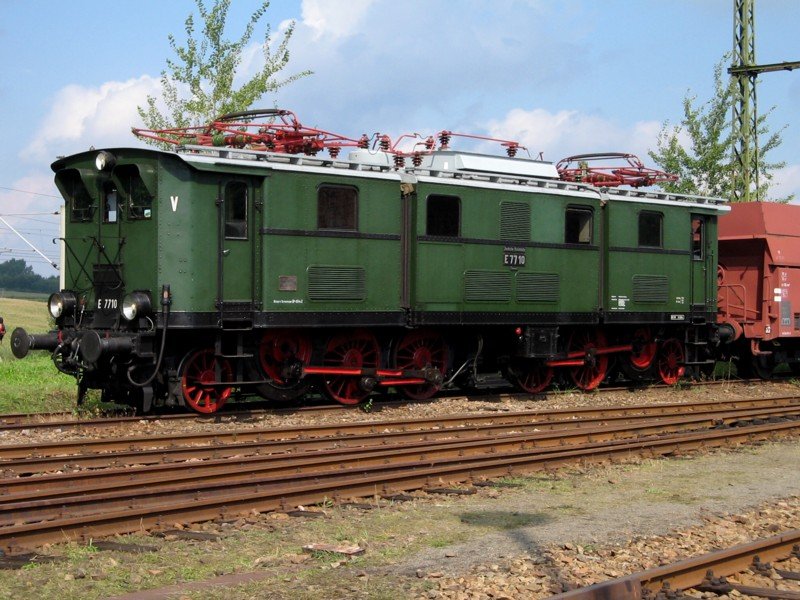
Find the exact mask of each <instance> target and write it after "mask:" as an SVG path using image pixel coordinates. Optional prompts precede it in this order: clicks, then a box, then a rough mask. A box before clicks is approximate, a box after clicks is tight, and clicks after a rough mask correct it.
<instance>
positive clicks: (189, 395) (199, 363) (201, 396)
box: [181, 348, 233, 413]
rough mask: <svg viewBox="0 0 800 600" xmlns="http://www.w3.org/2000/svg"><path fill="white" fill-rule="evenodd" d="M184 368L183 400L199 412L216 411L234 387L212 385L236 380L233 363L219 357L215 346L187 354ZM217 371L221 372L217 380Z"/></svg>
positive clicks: (182, 376)
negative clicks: (234, 378)
mask: <svg viewBox="0 0 800 600" xmlns="http://www.w3.org/2000/svg"><path fill="white" fill-rule="evenodd" d="M182 371H183V374H182V375H181V388H182V391H183V399H184V401H185V402H186V404H188V405H189V406H190V407H191V408H193V409H194V410H196V411H197V412H201V413H212V412H216V411H217V410H219V409H220V408H222V406H223V405H224V404H225V401H226V400H227V399H228V398H229V397H230V395H231V392H232V388H231V387H222V388H221V387H217V386H214V385H209V384H214V383H227V382H230V381H232V379H233V369H232V368H231V365H230V363H229V362H228V361H227V360H226V359H224V358H219V357H217V356H216V355H215V353H214V350H213V349H210V348H209V349H206V350H197V351H195V352H193V353H190V354H189V355H187V358H185V359H184V365H183V367H182ZM217 371H219V381H217Z"/></svg>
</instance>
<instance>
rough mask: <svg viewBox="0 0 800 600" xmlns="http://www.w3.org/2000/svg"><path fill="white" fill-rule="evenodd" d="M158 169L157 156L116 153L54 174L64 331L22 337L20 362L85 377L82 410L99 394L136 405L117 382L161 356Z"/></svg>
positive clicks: (17, 338) (67, 161) (58, 299)
mask: <svg viewBox="0 0 800 600" xmlns="http://www.w3.org/2000/svg"><path fill="white" fill-rule="evenodd" d="M157 163H158V153H156V152H150V151H146V150H134V149H112V150H101V151H90V152H84V153H82V154H78V155H75V156H72V157H69V158H64V159H60V160H58V161H56V162H55V163H53V165H52V168H53V171H54V172H55V184H56V187H57V188H58V190H59V192H60V193H61V195H62V197H63V198H64V202H65V211H66V221H67V225H66V231H65V235H64V237H63V238H59V240H58V241H59V243H61V244H64V247H65V251H66V252H65V254H66V257H67V259H66V263H65V265H64V269H65V288H64V289H62V290H60V291H59V292H56V293H54V294H52V295H51V296H50V298H49V300H48V303H47V305H48V310H49V312H50V316H51V317H52V318H53V320H54V322H55V325H56V330H55V331H53V332H50V333H47V334H34V335H30V334H28V333H27V332H25V331H24V330H22V329H17V330H15V331H14V333H13V335H12V351H13V353H14V355H15V356H17V358H22V357H24V356H25V355H26V354H27V352H28V351H29V350H31V349H41V350H47V351H49V352H51V353H52V356H53V361H54V363H55V365H56V367H57V368H58V369H59V370H60V371H62V372H64V373H68V374H70V375H73V376H75V377H76V378H78V382H79V401H81V400H82V398H83V395H84V394H85V392H86V390H87V389H90V388H99V389H103V390H104V392H105V396H106V397H107V398H108V399H119V400H123V401H128V400H129V398H128V396H129V395H130V389H127V388H129V387H130V385H128V386H126V385H125V384H124V383H123V384H121V383H120V382H119V379H118V378H114V377H110V376H109V375H110V373H111V372H114V373H116V372H125V373H127V371H126V370H127V369H129V368H130V367H132V366H133V365H135V364H137V363H136V360H142V359H144V360H149V359H150V358H151V357H152V356H153V355H154V348H153V343H154V340H155V334H156V328H157V326H158V321H159V316H158V314H157V313H158V310H157V308H158V303H159V295H158V292H156V293H155V294H154V290H155V289H156V277H155V269H154V268H152V267H154V266H155V257H156V249H157V243H156V239H157V235H156V228H157V223H158V220H157V216H156V213H157V204H158V203H157V201H156V199H157V194H158V190H157V177H156V172H157V168H158V167H157ZM147 266H150V267H151V268H147ZM120 370H124V371H120ZM136 375H139V374H136ZM140 378H142V377H141V375H140ZM131 379H134V374H131ZM142 379H143V378H142ZM132 389H138V388H137V387H136V386H133V388H132Z"/></svg>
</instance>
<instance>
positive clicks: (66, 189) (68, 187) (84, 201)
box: [56, 169, 95, 223]
mask: <svg viewBox="0 0 800 600" xmlns="http://www.w3.org/2000/svg"><path fill="white" fill-rule="evenodd" d="M56 184H57V185H58V187H59V189H60V190H61V193H62V194H64V196H65V197H66V199H67V206H68V207H69V215H70V221H72V222H73V223H75V222H82V221H91V220H92V216H93V215H94V208H95V207H94V205H93V203H92V197H91V196H90V195H89V191H88V190H87V189H86V184H84V182H83V179H82V178H81V175H80V173H79V172H78V170H77V169H67V170H65V171H62V172H61V173H59V174H58V175H56Z"/></svg>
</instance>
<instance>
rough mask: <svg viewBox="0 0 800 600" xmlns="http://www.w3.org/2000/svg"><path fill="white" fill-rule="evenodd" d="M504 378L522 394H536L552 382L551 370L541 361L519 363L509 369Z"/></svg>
mask: <svg viewBox="0 0 800 600" xmlns="http://www.w3.org/2000/svg"><path fill="white" fill-rule="evenodd" d="M506 378H507V379H508V380H509V381H510V382H511V383H512V384H513V385H514V387H516V388H518V389H520V390H522V391H523V392H528V393H529V394H538V393H539V392H542V391H544V390H545V389H547V387H548V386H549V385H550V382H551V381H553V368H552V367H548V366H547V365H546V364H545V362H544V361H541V360H525V361H519V362H515V363H514V364H513V365H511V366H510V367H509V369H508V371H507V372H506Z"/></svg>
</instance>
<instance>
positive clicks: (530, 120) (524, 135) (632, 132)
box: [485, 108, 661, 164]
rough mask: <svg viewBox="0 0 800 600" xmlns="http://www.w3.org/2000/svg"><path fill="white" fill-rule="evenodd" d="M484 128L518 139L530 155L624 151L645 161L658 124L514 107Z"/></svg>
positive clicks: (552, 156) (551, 157)
mask: <svg viewBox="0 0 800 600" xmlns="http://www.w3.org/2000/svg"><path fill="white" fill-rule="evenodd" d="M485 128H486V130H487V131H488V132H489V135H490V136H492V137H496V138H501V139H511V140H515V141H518V142H520V143H521V144H522V145H523V146H526V147H527V148H528V150H529V151H530V153H531V155H532V156H536V155H538V154H539V152H543V153H544V156H545V158H546V159H548V160H559V159H560V158H563V157H565V156H568V155H573V154H585V153H589V152H626V153H630V154H636V155H638V156H639V158H641V159H642V161H643V162H644V163H645V164H648V158H647V151H648V150H649V149H650V148H652V147H653V146H654V145H655V140H656V137H657V135H658V132H659V131H660V129H661V124H660V123H658V122H656V121H640V122H637V123H634V124H632V125H620V124H618V123H616V122H614V121H611V120H608V119H605V118H603V117H599V116H596V115H588V114H584V113H581V112H579V111H576V110H560V111H557V112H550V111H547V110H545V109H542V108H535V109H532V110H525V109H522V108H514V109H512V110H510V111H509V112H508V113H507V114H506V115H505V117H503V118H502V119H500V120H491V121H489V122H488V123H486V125H485Z"/></svg>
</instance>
